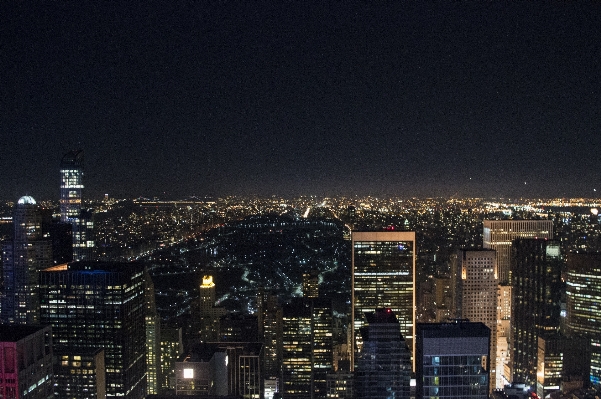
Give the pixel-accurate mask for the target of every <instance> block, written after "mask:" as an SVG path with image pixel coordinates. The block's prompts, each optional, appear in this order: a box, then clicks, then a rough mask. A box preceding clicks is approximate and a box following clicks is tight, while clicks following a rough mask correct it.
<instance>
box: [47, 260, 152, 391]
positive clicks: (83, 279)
mask: <svg viewBox="0 0 601 399" xmlns="http://www.w3.org/2000/svg"><path fill="white" fill-rule="evenodd" d="M40 304H41V306H40V307H41V317H40V321H41V322H42V323H43V324H47V325H51V326H52V335H53V339H54V354H55V356H56V357H57V358H61V357H62V356H73V355H75V354H76V353H77V352H80V355H81V356H84V355H89V353H90V351H91V350H94V349H99V348H104V355H105V366H106V396H107V398H116V397H123V398H126V399H141V398H144V396H145V392H146V358H145V354H146V329H145V320H144V315H145V311H146V302H145V295H144V268H143V267H142V266H141V265H138V264H135V263H90V262H73V263H70V264H64V265H57V266H53V267H50V268H48V269H45V270H43V271H41V272H40ZM57 381H61V379H59V378H57ZM72 383H73V382H72ZM80 383H81V385H82V386H84V385H87V382H86V381H83V380H82V381H80ZM66 388H67V387H60V386H57V387H56V392H57V393H58V392H62V391H64V390H65V389H66ZM70 388H71V390H72V391H74V392H77V390H78V388H81V387H77V386H75V387H70ZM59 397H62V396H60V395H59Z"/></svg>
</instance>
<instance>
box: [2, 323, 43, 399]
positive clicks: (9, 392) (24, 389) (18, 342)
mask: <svg viewBox="0 0 601 399" xmlns="http://www.w3.org/2000/svg"><path fill="white" fill-rule="evenodd" d="M0 376H1V377H2V378H0V397H1V398H3V399H16V398H27V399H30V398H31V399H48V398H52V397H54V396H53V391H52V386H53V384H54V380H53V372H52V332H51V327H50V326H45V327H41V326H30V325H27V326H25V325H10V326H9V325H0Z"/></svg>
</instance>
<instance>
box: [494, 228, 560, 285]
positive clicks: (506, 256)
mask: <svg viewBox="0 0 601 399" xmlns="http://www.w3.org/2000/svg"><path fill="white" fill-rule="evenodd" d="M483 223H484V230H483V247H484V248H487V249H494V250H495V251H497V271H496V272H497V279H498V280H499V283H500V284H506V283H509V282H510V277H511V275H510V271H511V269H510V267H511V243H512V241H513V240H515V239H516V238H546V239H549V240H551V239H553V221H551V220H485V221H484V222H483Z"/></svg>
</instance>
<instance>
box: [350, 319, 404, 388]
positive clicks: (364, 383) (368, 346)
mask: <svg viewBox="0 0 601 399" xmlns="http://www.w3.org/2000/svg"><path fill="white" fill-rule="evenodd" d="M365 318H366V320H367V323H368V324H367V325H366V326H364V327H363V328H361V335H362V337H363V351H362V352H361V353H360V354H359V356H358V359H357V367H356V369H355V391H354V393H355V398H357V399H372V398H373V399H386V398H391V397H394V398H409V395H410V381H411V368H412V367H411V353H410V351H409V348H408V346H407V343H406V342H405V339H404V338H403V336H402V335H401V333H400V331H399V322H398V320H397V318H396V316H395V315H394V312H392V310H391V309H384V308H382V309H376V311H375V312H367V313H366V314H365Z"/></svg>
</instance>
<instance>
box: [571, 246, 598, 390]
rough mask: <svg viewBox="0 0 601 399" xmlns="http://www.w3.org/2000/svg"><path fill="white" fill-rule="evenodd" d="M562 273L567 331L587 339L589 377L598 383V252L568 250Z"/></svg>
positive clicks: (594, 382)
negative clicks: (565, 270)
mask: <svg viewBox="0 0 601 399" xmlns="http://www.w3.org/2000/svg"><path fill="white" fill-rule="evenodd" d="M567 264H568V267H567V273H566V297H567V299H566V302H567V303H566V316H567V322H566V327H567V333H568V334H569V335H570V336H574V337H584V338H587V339H590V344H591V366H590V380H591V382H592V383H593V384H595V385H599V384H601V333H600V331H601V254H598V253H594V254H577V253H570V254H569V255H568V259H567Z"/></svg>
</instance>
